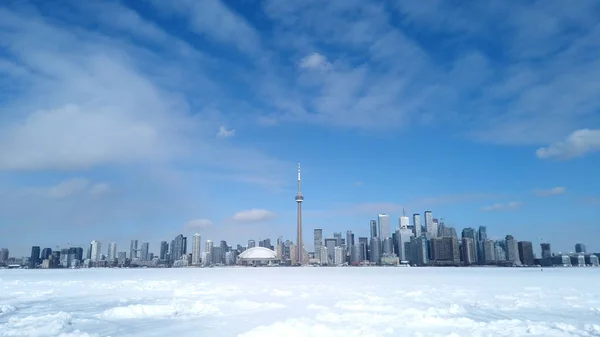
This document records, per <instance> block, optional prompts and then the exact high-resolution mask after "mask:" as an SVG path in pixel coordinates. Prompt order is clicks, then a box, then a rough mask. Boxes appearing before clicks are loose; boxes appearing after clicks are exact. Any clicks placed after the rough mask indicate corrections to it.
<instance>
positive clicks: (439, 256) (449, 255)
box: [431, 237, 460, 266]
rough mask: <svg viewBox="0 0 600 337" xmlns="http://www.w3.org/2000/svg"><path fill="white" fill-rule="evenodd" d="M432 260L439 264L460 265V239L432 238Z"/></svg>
mask: <svg viewBox="0 0 600 337" xmlns="http://www.w3.org/2000/svg"><path fill="white" fill-rule="evenodd" d="M431 261H432V263H433V264H434V265H438V266H458V265H460V250H459V245H458V240H457V239H456V238H453V237H443V238H434V239H431Z"/></svg>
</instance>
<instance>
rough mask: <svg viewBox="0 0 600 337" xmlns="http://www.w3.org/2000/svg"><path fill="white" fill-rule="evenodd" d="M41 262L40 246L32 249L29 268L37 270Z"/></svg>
mask: <svg viewBox="0 0 600 337" xmlns="http://www.w3.org/2000/svg"><path fill="white" fill-rule="evenodd" d="M39 262H40V246H33V247H31V258H30V259H29V268H35V267H36V266H37V265H38V264H39Z"/></svg>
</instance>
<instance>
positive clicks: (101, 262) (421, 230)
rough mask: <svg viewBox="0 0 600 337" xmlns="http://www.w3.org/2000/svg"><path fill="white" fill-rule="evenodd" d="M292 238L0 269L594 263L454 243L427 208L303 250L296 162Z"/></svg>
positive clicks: (319, 238)
mask: <svg viewBox="0 0 600 337" xmlns="http://www.w3.org/2000/svg"><path fill="white" fill-rule="evenodd" d="M295 201H296V203H297V207H298V209H297V226H296V229H297V233H296V234H297V237H296V244H294V243H293V242H292V241H290V240H285V241H284V240H283V238H281V237H280V238H279V239H277V242H276V244H275V246H273V245H272V244H271V240H270V239H265V240H260V241H259V242H258V247H257V246H256V241H254V240H248V243H247V245H246V246H241V245H239V244H238V245H237V246H236V247H233V246H230V245H228V244H227V242H226V241H220V242H219V243H218V244H217V243H216V242H213V241H211V240H206V242H205V245H204V250H202V239H201V236H200V234H194V236H193V237H192V251H191V252H188V250H187V247H188V242H187V237H185V236H183V235H182V234H179V235H177V236H176V237H175V238H174V239H173V240H171V243H170V244H169V243H168V242H167V241H162V242H161V243H160V250H159V254H158V255H154V254H153V253H152V252H150V244H149V243H148V242H142V244H141V245H139V243H138V240H131V242H130V245H129V252H127V251H120V252H118V251H117V244H116V243H115V242H112V243H109V244H108V247H107V250H106V254H103V252H102V245H101V243H100V242H99V241H96V240H94V241H92V242H91V243H90V245H89V246H88V247H85V255H83V252H84V247H68V248H63V249H56V250H52V249H51V248H44V249H42V250H40V247H39V246H33V247H32V248H31V256H30V257H22V258H14V257H13V258H11V257H10V256H9V252H8V249H6V248H3V249H0V267H9V268H80V267H84V268H91V267H113V268H114V267H214V266H230V265H236V264H237V265H249V266H256V265H269V266H297V265H315V266H366V265H368V266H373V265H374V266H390V265H392V266H456V267H458V266H477V265H479V266H507V267H520V266H565V267H567V266H578V267H583V266H598V258H599V257H600V253H594V254H589V253H587V251H586V248H585V245H583V244H581V243H578V244H576V245H575V252H574V253H557V254H554V253H552V250H551V248H550V244H549V243H542V244H541V252H542V254H541V256H540V257H536V256H535V255H534V253H533V244H532V243H531V242H530V241H517V240H516V239H515V238H514V237H513V236H512V235H506V237H505V238H504V239H502V240H491V239H489V238H488V235H487V229H486V227H485V226H480V227H479V228H478V229H477V230H476V229H474V228H465V229H463V230H462V232H461V237H460V239H459V237H458V234H457V232H456V229H455V228H454V227H452V226H447V225H446V224H445V223H444V221H443V219H441V218H440V220H438V219H435V218H434V217H433V214H432V212H431V211H425V212H424V213H423V222H421V214H418V213H416V214H413V216H412V224H411V219H409V217H407V216H406V214H404V212H403V215H402V216H401V217H400V218H399V219H398V227H397V228H396V229H395V230H393V229H392V225H391V222H390V221H391V220H390V216H389V215H388V214H385V213H381V214H379V215H378V216H377V220H371V221H370V222H369V233H370V236H369V237H359V238H358V240H355V237H354V233H352V231H347V232H346V237H345V238H344V237H342V233H341V232H338V233H333V238H323V230H322V229H320V228H317V229H315V230H314V237H313V239H314V251H313V252H307V251H306V249H305V246H304V244H303V242H304V241H303V226H302V202H303V201H304V196H303V194H302V191H301V176H300V164H298V192H297V194H296V197H295Z"/></svg>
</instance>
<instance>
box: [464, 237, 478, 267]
mask: <svg viewBox="0 0 600 337" xmlns="http://www.w3.org/2000/svg"><path fill="white" fill-rule="evenodd" d="M463 233H464V232H463ZM462 257H463V259H462V260H463V265H465V266H470V265H472V264H474V263H475V261H476V250H475V240H473V238H470V237H465V236H463V238H462Z"/></svg>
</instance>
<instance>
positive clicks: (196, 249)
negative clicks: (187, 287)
mask: <svg viewBox="0 0 600 337" xmlns="http://www.w3.org/2000/svg"><path fill="white" fill-rule="evenodd" d="M201 246H202V238H201V237H200V234H198V233H196V234H194V236H193V237H192V265H194V266H198V265H200V259H201V257H202V252H201Z"/></svg>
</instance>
